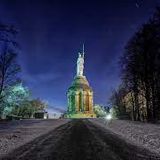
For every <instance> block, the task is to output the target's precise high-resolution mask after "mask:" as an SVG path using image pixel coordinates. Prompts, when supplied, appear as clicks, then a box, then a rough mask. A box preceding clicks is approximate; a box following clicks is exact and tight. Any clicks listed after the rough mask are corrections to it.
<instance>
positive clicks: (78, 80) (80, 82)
mask: <svg viewBox="0 0 160 160" xmlns="http://www.w3.org/2000/svg"><path fill="white" fill-rule="evenodd" d="M79 89H83V90H90V91H92V88H91V87H90V86H89V83H88V81H87V79H86V77H85V76H76V77H75V78H74V81H73V83H72V85H71V87H70V88H69V89H68V90H79Z"/></svg>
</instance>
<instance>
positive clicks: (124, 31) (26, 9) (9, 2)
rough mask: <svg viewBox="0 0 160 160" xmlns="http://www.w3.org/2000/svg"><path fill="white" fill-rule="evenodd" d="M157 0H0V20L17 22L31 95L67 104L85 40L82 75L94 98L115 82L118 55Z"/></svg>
mask: <svg viewBox="0 0 160 160" xmlns="http://www.w3.org/2000/svg"><path fill="white" fill-rule="evenodd" d="M159 2H160V0H105V1H104V0H102V1H100V0H97V1H96V0H92V1H90V0H88V1H87V0H86V1H84V0H74V1H70V0H63V1H62V0H52V1H51V0H0V22H3V23H11V24H14V25H16V27H17V28H19V30H20V32H19V35H18V42H19V44H20V46H21V53H20V54H19V63H20V64H21V66H22V77H23V80H24V82H25V85H27V86H28V87H29V88H30V89H31V91H32V94H33V96H34V97H40V98H42V99H44V100H47V101H48V102H49V103H50V104H51V105H53V106H56V107H63V108H65V107H66V106H67V103H66V91H67V88H68V87H69V86H70V85H71V82H72V80H73V78H74V76H75V72H76V59H77V56H78V51H80V50H81V49H82V43H85V46H86V47H85V48H86V49H85V52H86V55H85V71H84V72H85V75H86V76H87V79H88V81H89V82H90V85H91V86H92V88H93V91H94V103H96V104H107V101H108V98H109V96H110V95H111V91H112V89H113V88H116V87H117V86H118V84H119V83H120V73H119V72H120V69H119V65H118V59H119V57H120V56H121V54H123V51H124V46H125V44H126V43H127V41H128V39H129V38H130V37H131V36H132V35H133V34H134V32H135V31H136V30H137V28H138V27H139V26H140V25H141V24H143V23H144V22H146V21H147V20H148V19H149V17H150V16H151V15H152V13H153V12H154V9H155V7H156V5H157V4H159Z"/></svg>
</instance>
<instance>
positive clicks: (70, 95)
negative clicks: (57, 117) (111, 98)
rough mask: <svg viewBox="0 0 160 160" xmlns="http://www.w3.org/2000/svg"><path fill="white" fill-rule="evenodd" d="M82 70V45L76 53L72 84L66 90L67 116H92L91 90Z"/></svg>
mask: <svg viewBox="0 0 160 160" xmlns="http://www.w3.org/2000/svg"><path fill="white" fill-rule="evenodd" d="M83 70H84V45H83V52H82V53H79V54H78V59H77V73H76V76H75V77H74V80H73V83H72V85H71V86H70V87H69V89H68V91H67V99H68V111H67V117H68V118H94V117H96V115H95V114H94V111H93V91H92V88H91V87H90V86H89V83H88V81H87V79H86V77H85V76H84V74H83Z"/></svg>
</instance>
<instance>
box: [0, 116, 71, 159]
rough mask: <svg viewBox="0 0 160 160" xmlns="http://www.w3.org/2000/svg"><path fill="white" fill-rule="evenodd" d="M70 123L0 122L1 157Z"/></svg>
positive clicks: (54, 120)
mask: <svg viewBox="0 0 160 160" xmlns="http://www.w3.org/2000/svg"><path fill="white" fill-rule="evenodd" d="M68 121H69V120H67V119H51V120H21V121H9V122H0V157H2V156H4V155H5V154H7V153H9V152H11V151H12V150H14V149H16V148H18V147H20V146H22V145H24V144H26V143H28V142H30V141H32V140H33V139H35V138H36V137H39V136H41V135H43V134H46V133H48V132H49V131H51V130H53V129H54V128H56V127H58V126H60V125H62V124H65V123H67V122H68Z"/></svg>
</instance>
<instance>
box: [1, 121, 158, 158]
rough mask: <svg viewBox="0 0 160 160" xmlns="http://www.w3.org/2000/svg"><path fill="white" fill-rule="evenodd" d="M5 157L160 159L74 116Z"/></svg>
mask: <svg viewBox="0 0 160 160" xmlns="http://www.w3.org/2000/svg"><path fill="white" fill-rule="evenodd" d="M2 159H3V160H160V157H158V156H157V155H155V154H152V153H150V152H149V151H148V150H146V149H143V148H140V147H137V146H134V145H132V144H131V143H128V142H125V141H124V140H123V139H121V138H120V137H119V136H117V135H116V134H114V133H112V132H110V131H108V130H105V131H104V129H103V128H101V127H100V126H98V125H96V124H93V123H92V122H91V121H88V120H72V121H70V122H68V123H67V124H64V125H61V126H60V127H58V128H56V129H54V130H53V131H51V132H49V133H48V134H46V135H43V136H41V137H38V138H36V139H35V140H34V141H32V142H30V143H28V144H26V145H24V146H22V147H20V148H18V149H16V150H15V151H14V152H12V153H10V154H9V155H8V156H7V157H4V158H2Z"/></svg>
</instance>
